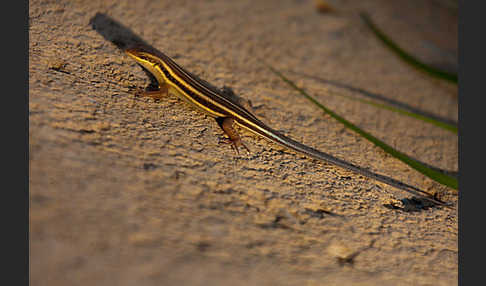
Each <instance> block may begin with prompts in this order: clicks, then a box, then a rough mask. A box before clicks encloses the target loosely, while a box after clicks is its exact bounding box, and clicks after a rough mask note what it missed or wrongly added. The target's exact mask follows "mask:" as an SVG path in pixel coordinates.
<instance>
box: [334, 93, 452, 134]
mask: <svg viewBox="0 0 486 286" xmlns="http://www.w3.org/2000/svg"><path fill="white" fill-rule="evenodd" d="M330 94H331V95H337V96H341V97H344V98H348V99H351V100H357V101H359V102H362V103H365V104H368V105H371V106H375V107H378V108H382V109H386V110H390V111H393V112H396V113H399V114H402V115H406V116H409V117H412V118H415V119H418V120H422V121H424V122H427V123H430V124H433V125H435V126H437V127H440V128H442V129H445V130H448V131H451V132H454V133H456V134H457V126H455V125H453V124H448V123H445V122H441V121H439V120H436V119H434V118H430V117H427V116H424V115H421V114H417V113H413V112H410V111H407V110H404V109H401V108H398V107H394V106H389V105H386V104H382V103H376V102H374V101H371V100H366V99H362V98H355V97H351V96H346V95H343V94H339V93H330Z"/></svg>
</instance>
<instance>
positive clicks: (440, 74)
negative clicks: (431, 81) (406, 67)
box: [360, 13, 457, 84]
mask: <svg viewBox="0 0 486 286" xmlns="http://www.w3.org/2000/svg"><path fill="white" fill-rule="evenodd" d="M360 15H361V18H362V19H363V21H364V22H365V24H366V26H367V27H368V28H370V30H371V31H372V32H373V33H374V34H375V36H376V37H377V38H378V39H380V40H381V41H382V42H383V43H384V44H385V46H387V47H388V48H389V49H390V50H392V51H393V52H394V53H395V54H396V55H398V57H400V58H401V59H402V60H404V61H405V62H407V63H408V64H410V65H412V66H414V67H415V68H417V69H420V70H422V71H425V72H426V73H428V74H430V75H432V76H435V77H437V78H440V79H444V80H447V81H450V82H453V83H456V84H457V74H454V73H448V72H445V71H442V70H439V69H436V68H434V67H431V66H429V65H427V64H424V63H422V62H421V61H419V60H418V59H417V58H415V57H414V56H412V55H410V54H408V53H407V52H405V51H404V50H403V49H402V48H400V47H399V46H398V45H397V44H396V43H395V42H393V41H392V40H391V39H390V38H389V37H388V36H387V35H385V34H384V33H383V32H382V31H381V30H380V29H379V28H378V27H377V26H376V25H375V24H374V23H373V21H372V20H371V18H370V17H369V16H368V15H367V14H366V13H361V14H360Z"/></svg>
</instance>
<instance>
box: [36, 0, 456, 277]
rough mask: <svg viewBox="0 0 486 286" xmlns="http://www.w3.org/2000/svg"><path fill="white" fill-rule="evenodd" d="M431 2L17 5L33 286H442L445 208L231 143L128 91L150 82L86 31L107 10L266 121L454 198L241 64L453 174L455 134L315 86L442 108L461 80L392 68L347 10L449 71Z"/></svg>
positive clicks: (178, 106) (440, 16) (452, 267)
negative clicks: (25, 51)
mask: <svg viewBox="0 0 486 286" xmlns="http://www.w3.org/2000/svg"><path fill="white" fill-rule="evenodd" d="M445 2H447V1H431V0H430V1H423V0H413V1H386V0H383V1H337V0H336V1H333V2H329V3H331V4H332V5H333V6H334V7H335V8H336V9H337V10H338V11H337V12H336V13H334V14H320V13H318V12H316V10H315V7H314V2H313V1H297V0H275V1H219V0H214V1H144V0H141V1H131V0H128V1H105V0H101V1H38V0H33V1H30V6H29V33H30V41H29V73H30V77H29V84H30V94H29V140H30V144H29V159H30V177H29V182H30V281H31V285H36V286H37V285H229V284H231V285H456V284H457V277H458V263H457V241H458V237H457V232H458V225H457V210H455V209H447V208H441V207H436V208H428V209H425V210H420V211H414V212H408V211H403V210H401V209H393V208H390V207H387V206H390V204H395V205H397V206H400V205H401V202H400V199H402V198H410V196H409V195H408V194H404V193H403V192H400V191H397V190H394V189H393V188H391V187H388V186H386V185H384V184H381V183H377V182H376V181H373V180H370V179H367V178H363V177H361V176H358V175H355V174H354V173H352V172H348V171H345V170H342V169H340V168H338V167H335V166H332V165H328V164H324V163H319V162H316V161H314V160H310V159H308V158H306V157H304V156H302V155H296V154H295V153H293V152H291V151H287V150H284V149H282V148H281V147H279V146H277V145H275V144H272V143H269V142H267V141H266V140H264V139H260V138H257V137H256V136H254V135H252V134H250V133H248V132H243V133H242V135H243V140H244V142H246V144H247V145H248V146H249V148H250V149H251V154H250V155H245V154H242V155H240V156H237V155H236V154H235V153H234V152H233V150H232V149H231V148H229V146H228V145H225V144H222V143H220V141H221V140H222V139H223V138H224V136H223V135H222V132H221V130H220V128H219V127H218V126H217V124H216V123H215V121H214V120H213V119H211V118H209V117H207V116H205V115H202V114H200V113H198V112H196V111H194V110H192V109H191V108H190V107H188V106H187V105H185V104H183V103H182V102H181V101H180V100H179V99H177V98H175V97H173V96H169V97H167V98H166V99H164V100H160V101H154V100H152V99H149V98H140V97H135V96H134V94H133V90H134V89H135V88H145V87H146V86H147V85H148V84H149V83H150V80H149V78H148V77H147V76H146V74H145V73H144V72H143V70H142V69H141V68H140V67H139V66H138V65H137V64H136V63H135V62H134V61H133V60H132V59H130V58H128V57H127V56H126V55H124V54H123V53H122V52H121V51H120V50H119V49H117V48H116V46H115V45H113V43H111V42H110V41H107V40H106V39H105V38H103V37H102V36H101V35H100V34H99V33H98V32H97V31H96V30H94V29H93V27H92V26H91V25H90V20H92V19H93V17H94V16H95V15H96V14H97V13H102V14H103V15H106V16H108V17H111V18H112V19H114V20H116V21H118V22H119V23H120V24H122V25H124V26H126V27H128V28H129V29H131V30H132V31H133V32H134V33H136V34H137V35H139V36H140V37H141V38H143V39H144V40H145V41H146V42H147V43H149V44H150V45H152V46H153V47H155V48H157V49H160V50H161V51H164V52H165V53H167V54H168V55H170V56H171V57H173V58H174V59H175V60H176V61H177V62H178V63H179V64H181V65H182V66H184V67H185V68H187V69H188V70H190V71H192V72H193V73H195V74H197V75H199V76H200V77H201V78H203V79H205V80H207V81H209V82H211V83H212V84H214V85H216V86H218V87H222V86H229V87H231V88H232V89H233V90H234V92H235V93H236V94H238V95H239V96H241V97H243V98H246V99H248V100H250V101H251V103H252V105H253V108H254V113H255V114H256V115H257V116H258V117H259V118H261V119H262V120H263V121H264V122H266V123H268V124H269V125H270V126H272V127H273V128H275V129H277V130H281V131H282V132H284V133H286V134H289V135H290V136H291V137H293V138H294V139H297V140H301V141H302V142H304V143H305V144H308V145H310V146H313V147H316V148H318V149H320V150H323V151H325V152H328V153H330V154H333V155H334V156H337V157H340V158H342V159H345V160H347V161H349V162H352V163H355V164H357V165H360V166H362V167H366V168H369V169H370V170H373V171H375V172H378V173H382V174H385V175H388V176H391V177H394V178H396V179H399V180H401V181H404V182H406V183H409V184H412V185H415V186H418V187H420V188H422V189H424V190H427V191H430V192H436V191H437V192H439V191H440V192H442V193H445V194H446V198H447V200H449V201H452V202H457V195H456V192H455V191H454V190H451V189H448V188H447V187H444V186H441V185H439V184H437V183H434V182H433V181H432V180H430V179H428V178H426V177H424V176H423V175H421V174H420V173H418V172H416V171H414V170H413V169H411V168H410V167H408V166H407V165H405V164H403V163H401V162H399V161H398V160H396V159H394V158H392V157H391V156H389V155H387V154H385V153H384V152H383V151H381V150H380V149H378V148H377V147H375V146H374V145H372V144H371V143H369V142H368V141H366V140H364V139H362V138H360V137H359V136H358V135H356V134H354V133H352V132H351V131H348V130H346V129H345V128H344V126H343V125H341V124H340V123H338V122H336V121H335V120H333V119H332V118H330V117H329V116H327V115H323V113H322V111H320V110H319V109H317V108H316V107H315V106H313V105H311V104H310V103H309V102H308V101H306V100H305V99H304V98H303V97H302V96H301V95H299V94H298V93H297V92H296V91H294V90H292V89H290V88H289V86H288V85H286V84H285V83H284V82H282V81H281V80H280V79H279V78H278V77H276V76H275V75H273V74H271V73H270V72H269V70H268V69H267V68H266V67H265V66H264V65H262V62H261V61H260V60H258V59H257V58H256V57H255V56H258V57H260V58H264V59H265V60H266V62H267V63H269V64H271V65H273V66H274V67H275V68H277V69H279V70H280V71H282V72H283V73H284V74H286V75H287V76H288V77H289V78H291V79H293V80H295V81H296V82H297V83H298V84H299V86H301V87H303V88H305V89H306V90H307V91H308V92H309V93H310V94H312V95H314V96H315V97H316V98H317V99H318V100H319V101H321V102H323V103H324V104H326V105H327V106H329V107H330V108H332V109H333V110H335V111H336V112H337V113H338V114H341V115H343V116H344V117H346V118H347V119H349V120H350V121H352V122H353V123H355V124H356V125H358V126H359V127H361V128H363V129H365V130H366V131H368V132H370V133H372V134H374V135H375V136H377V137H378V138H380V139H382V140H383V141H385V142H387V143H388V144H390V145H392V146H393V147H395V148H397V149H398V150H400V151H402V152H404V153H406V154H408V155H410V156H412V157H415V158H417V159H420V160H421V161H423V162H425V163H427V164H430V165H433V166H436V167H439V168H442V169H445V170H450V171H457V168H458V151H457V149H458V139H457V136H455V135H454V134H452V133H450V132H448V131H444V130H441V129H439V128H437V127H434V126H432V125H430V124H426V123H423V122H420V121H418V120H414V119H411V118H407V117H404V116H401V115H397V114H395V113H392V112H389V111H385V110H381V109H376V108H374V107H371V106H367V105H364V104H362V103H359V102H357V101H353V100H349V99H343V98H342V97H338V96H333V95H332V93H341V94H344V95H348V96H353V97H361V95H360V94H359V93H356V92H352V91H350V90H346V89H342V88H339V87H337V86H333V85H330V84H328V83H326V81H333V82H338V83H342V84H346V85H351V86H354V87H359V88H362V89H364V90H367V91H370V92H374V93H378V94H382V95H384V96H386V97H388V98H391V99H394V100H397V101H400V102H403V103H406V104H408V105H410V106H413V107H415V108H418V109H421V110H424V111H428V112H430V113H433V114H436V115H438V116H441V117H444V118H447V119H450V120H457V110H458V108H457V86H455V85H453V84H449V83H445V82H442V81H439V80H435V79H431V78H430V77H428V76H427V75H425V74H423V73H421V72H418V71H417V70H415V69H413V68H410V67H409V66H407V65H406V64H404V63H403V62H402V61H400V60H399V59H397V58H396V57H395V56H394V55H393V54H392V53H390V51H388V50H387V49H386V48H384V47H383V45H382V44H381V43H380V42H378V41H377V40H376V39H375V38H374V36H373V35H372V34H371V33H370V32H369V30H367V28H366V27H365V26H364V24H363V22H362V21H361V20H360V18H359V16H358V13H359V12H360V11H362V10H365V11H367V12H368V13H369V14H370V15H371V17H373V19H374V20H375V22H376V23H377V24H378V25H379V26H381V27H383V29H384V30H385V31H386V32H387V33H389V34H391V35H393V37H394V39H395V40H396V41H397V42H398V43H400V44H401V45H402V46H403V47H404V48H405V49H407V50H409V51H412V52H413V53H414V54H416V55H417V56H418V57H420V58H421V59H424V60H427V61H428V62H430V63H433V64H435V65H437V66H441V67H442V68H446V69H449V70H454V69H457V61H456V60H455V59H456V57H457V13H456V12H454V10H451V9H450V8H447V6H446V5H443V3H445ZM306 75H312V76H314V77H317V78H320V79H321V80H319V79H316V78H311V77H309V76H306ZM346 258H347V259H346Z"/></svg>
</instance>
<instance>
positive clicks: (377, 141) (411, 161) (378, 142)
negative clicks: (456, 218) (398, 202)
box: [268, 66, 458, 190]
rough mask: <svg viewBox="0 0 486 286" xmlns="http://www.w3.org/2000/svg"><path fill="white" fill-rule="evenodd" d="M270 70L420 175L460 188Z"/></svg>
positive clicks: (453, 180)
mask: <svg viewBox="0 0 486 286" xmlns="http://www.w3.org/2000/svg"><path fill="white" fill-rule="evenodd" d="M268 67H269V68H270V70H271V71H272V72H273V73H275V74H276V75H277V76H278V77H280V78H281V79H282V80H283V81H284V82H286V83H287V84H288V85H290V86H291V87H292V88H294V89H295V90H297V91H298V92H299V93H300V94H302V95H303V96H304V97H305V98H307V99H308V100H309V101H311V102H312V103H314V104H315V105H317V106H318V107H319V108H320V109H322V110H323V111H324V112H326V113H327V114H329V115H330V116H331V117H333V118H334V119H336V120H337V121H339V122H341V123H342V124H344V126H346V127H347V128H349V129H351V130H353V131H354V132H356V133H358V134H359V135H361V136H363V137H364V138H366V139H367V140H369V141H371V142H372V143H373V144H375V145H376V146H378V147H380V148H382V149H383V150H384V151H385V152H387V153H388V154H390V155H392V156H393V157H395V158H397V159H398V160H400V161H402V162H404V163H405V164H407V165H409V166H410V167H412V168H414V169H415V170H417V171H419V172H420V173H422V174H424V175H425V176H427V177H429V178H431V179H432V180H434V181H436V182H439V183H441V184H443V185H446V186H449V187H451V188H453V189H456V190H457V188H458V183H457V179H456V178H454V177H451V176H448V175H446V174H443V173H441V172H439V171H436V170H433V169H431V168H429V167H427V166H425V165H424V164H422V163H420V162H418V161H417V160H414V159H412V158H410V157H408V156H407V155H405V154H403V153H401V152H399V151H397V150H395V149H393V148H392V147H391V146H389V145H388V144H386V143H385V142H383V141H381V140H380V139H378V138H376V137H374V136H373V135H371V134H369V133H367V132H365V131H364V130H362V129H360V128H359V127H358V126H356V125H354V124H353V123H351V122H349V121H347V120H346V119H345V118H343V117H341V116H339V115H337V114H336V113H334V112H333V111H332V110H330V109H329V108H327V107H325V106H324V105H322V104H321V103H319V102H318V101H317V100H316V99H314V98H313V97H312V96H310V95H309V94H307V92H305V91H304V90H303V89H302V88H299V87H298V86H297V85H296V84H295V83H294V82H292V81H291V80H289V79H288V78H286V77H285V76H284V75H283V74H282V73H280V72H279V71H277V70H275V69H274V68H272V67H271V66H268Z"/></svg>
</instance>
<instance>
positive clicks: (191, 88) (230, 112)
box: [158, 60, 281, 141]
mask: <svg viewBox="0 0 486 286" xmlns="http://www.w3.org/2000/svg"><path fill="white" fill-rule="evenodd" d="M161 62H162V64H163V65H164V68H165V69H166V70H167V71H169V73H170V74H171V76H172V77H173V78H174V79H176V80H177V81H178V82H179V83H180V84H182V85H184V86H185V87H186V88H188V89H190V90H191V91H192V92H194V93H195V94H197V95H199V96H201V97H204V98H206V99H207V100H208V101H209V102H211V103H212V104H213V105H216V106H217V107H219V108H221V109H223V110H225V111H226V112H228V113H229V114H231V115H232V116H233V117H236V118H238V119H240V120H243V121H245V122H246V123H248V124H249V125H251V126H253V127H254V128H255V129H257V130H260V131H261V132H263V133H264V134H266V135H267V136H268V137H272V138H275V139H276V140H277V141H281V138H279V137H278V136H276V134H274V133H270V132H268V131H267V130H265V129H263V128H262V127H261V126H260V125H258V124H256V123H254V122H252V121H250V120H248V119H247V118H245V117H242V116H241V115H240V114H238V113H235V112H234V111H233V110H231V109H230V108H228V107H226V106H224V105H221V104H219V103H218V102H216V101H214V100H212V99H211V98H210V97H208V96H204V95H203V94H202V93H201V92H199V91H198V90H197V89H195V88H194V87H192V86H191V85H190V84H188V83H186V82H185V81H184V80H183V79H181V78H180V77H179V76H177V74H176V73H175V72H174V71H173V70H172V69H171V68H170V67H169V66H168V65H167V64H166V63H165V62H164V61H163V60H161ZM158 69H159V71H160V73H161V74H162V76H163V77H164V79H165V81H167V82H169V83H171V85H172V86H173V87H175V88H176V89H177V90H178V91H180V92H181V94H183V95H184V96H185V97H187V98H188V99H190V100H191V101H192V102H194V103H195V104H197V105H198V106H201V107H202V108H203V109H204V110H207V111H208V112H209V113H211V114H215V115H217V114H220V113H218V112H215V111H214V110H212V109H210V108H208V107H206V106H203V105H201V104H200V103H199V102H197V101H195V100H194V99H193V98H192V97H191V96H190V95H188V94H187V93H185V92H184V91H183V90H181V89H180V88H179V87H178V86H177V84H175V83H172V82H171V81H170V80H169V79H168V78H167V77H166V76H165V74H164V73H163V71H162V70H160V68H158ZM217 116H218V117H227V114H221V115H217ZM239 125H240V126H242V127H244V128H246V129H248V130H250V131H253V132H255V130H251V129H250V128H248V127H247V126H245V125H241V124H239Z"/></svg>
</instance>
